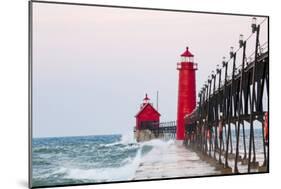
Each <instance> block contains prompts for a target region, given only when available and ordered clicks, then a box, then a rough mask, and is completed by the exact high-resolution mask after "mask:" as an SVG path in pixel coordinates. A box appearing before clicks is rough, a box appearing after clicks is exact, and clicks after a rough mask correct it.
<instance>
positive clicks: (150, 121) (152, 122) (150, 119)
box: [135, 94, 161, 130]
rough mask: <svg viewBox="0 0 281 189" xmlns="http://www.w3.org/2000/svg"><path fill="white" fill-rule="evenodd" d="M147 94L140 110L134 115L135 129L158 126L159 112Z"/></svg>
mask: <svg viewBox="0 0 281 189" xmlns="http://www.w3.org/2000/svg"><path fill="white" fill-rule="evenodd" d="M149 100H150V99H149V98H148V96H147V94H145V98H144V99H143V103H142V104H141V107H140V110H139V112H138V113H137V115H135V117H136V129H138V130H140V129H149V128H152V127H159V120H160V116H161V115H160V113H159V112H158V111H157V110H156V109H155V108H154V107H153V105H152V104H151V103H150V102H149Z"/></svg>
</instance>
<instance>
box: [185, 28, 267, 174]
mask: <svg viewBox="0 0 281 189" xmlns="http://www.w3.org/2000/svg"><path fill="white" fill-rule="evenodd" d="M252 35H254V36H255V47H254V49H253V51H254V53H253V55H251V57H252V58H248V57H247V55H246V50H247V40H245V41H243V40H242V39H240V40H239V46H240V48H239V49H238V50H242V58H241V59H240V61H239V60H238V59H237V52H238V51H236V52H233V48H232V50H231V52H230V60H229V61H225V59H224V60H223V63H222V68H217V69H216V72H212V74H211V76H210V77H209V79H208V81H207V82H206V84H205V85H204V87H203V88H202V90H201V91H200V93H199V95H198V97H199V102H198V105H197V108H196V109H195V110H194V111H193V112H192V113H191V114H190V115H187V116H186V117H185V124H186V125H185V126H186V138H185V143H186V145H187V146H188V147H192V148H195V149H196V150H198V151H200V153H202V154H204V155H206V156H209V157H210V158H212V159H214V160H216V161H217V164H218V165H221V167H222V168H224V169H225V170H229V171H230V172H234V173H239V172H243V171H242V169H243V168H242V165H244V166H246V167H247V168H246V172H253V171H261V170H262V171H265V172H267V171H268V156H269V145H268V99H269V52H268V43H267V42H266V43H264V44H263V45H261V44H260V40H259V37H260V25H256V24H252ZM239 63H240V66H237V65H238V64H239ZM229 65H231V66H232V67H230V68H229ZM231 68H232V69H231ZM229 70H231V71H230V72H229ZM241 130H242V134H241ZM257 151H258V152H259V154H257ZM260 154H262V163H261V164H260V165H259V163H258V161H257V156H258V155H260ZM241 155H242V156H243V157H242V156H241ZM229 162H231V164H232V166H230V163H229ZM239 167H240V168H241V171H240V170H239ZM244 172H245V170H244Z"/></svg>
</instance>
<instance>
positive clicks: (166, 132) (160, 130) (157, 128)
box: [139, 121, 176, 139]
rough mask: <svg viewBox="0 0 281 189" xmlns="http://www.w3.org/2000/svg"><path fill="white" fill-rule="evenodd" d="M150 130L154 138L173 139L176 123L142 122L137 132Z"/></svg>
mask: <svg viewBox="0 0 281 189" xmlns="http://www.w3.org/2000/svg"><path fill="white" fill-rule="evenodd" d="M146 129H148V130H150V131H151V132H152V133H153V134H154V135H155V137H157V138H164V139H175V136H176V121H169V122H157V121H147V122H143V123H142V124H141V126H140V128H139V130H146Z"/></svg>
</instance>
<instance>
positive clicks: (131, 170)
mask: <svg viewBox="0 0 281 189" xmlns="http://www.w3.org/2000/svg"><path fill="white" fill-rule="evenodd" d="M173 143H174V142H173V141H171V140H170V141H163V140H159V139H154V140H151V141H146V142H142V143H137V142H136V141H135V140H132V139H131V138H129V137H128V136H122V137H121V140H120V141H118V142H114V143H109V144H105V145H104V146H105V147H114V146H120V145H124V147H123V148H124V149H130V148H135V147H136V146H137V148H138V149H137V152H136V155H135V156H134V157H127V158H126V159H124V160H123V162H124V165H123V166H121V167H106V168H98V169H80V168H72V169H64V170H63V171H65V176H64V178H65V179H76V180H77V179H78V180H83V181H95V182H106V181H120V180H132V179H133V178H134V177H135V173H136V170H137V168H138V167H139V165H140V162H141V159H142V158H143V157H144V156H146V155H147V154H149V153H151V151H152V150H153V149H157V150H164V149H167V147H168V146H170V145H171V144H173Z"/></svg>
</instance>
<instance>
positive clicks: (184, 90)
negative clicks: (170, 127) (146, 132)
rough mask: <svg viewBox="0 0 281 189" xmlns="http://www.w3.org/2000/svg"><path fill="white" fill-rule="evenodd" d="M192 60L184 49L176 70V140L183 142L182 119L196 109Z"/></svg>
mask: <svg viewBox="0 0 281 189" xmlns="http://www.w3.org/2000/svg"><path fill="white" fill-rule="evenodd" d="M193 58H194V55H193V54H192V53H191V52H190V51H189V49H188V47H186V50H185V52H184V53H183V54H181V62H180V63H178V64H177V70H179V84H178V110H177V133H176V139H177V140H184V137H185V136H184V135H185V126H184V117H185V115H187V114H190V113H191V112H192V111H193V110H194V109H195V107H196V80H195V78H196V77H195V71H196V70H197V64H195V63H194V61H193Z"/></svg>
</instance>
